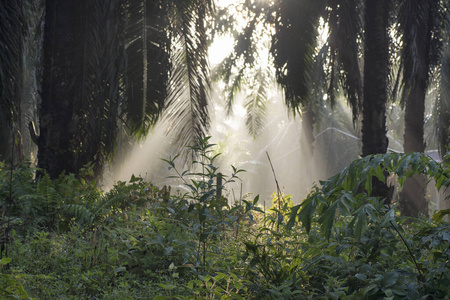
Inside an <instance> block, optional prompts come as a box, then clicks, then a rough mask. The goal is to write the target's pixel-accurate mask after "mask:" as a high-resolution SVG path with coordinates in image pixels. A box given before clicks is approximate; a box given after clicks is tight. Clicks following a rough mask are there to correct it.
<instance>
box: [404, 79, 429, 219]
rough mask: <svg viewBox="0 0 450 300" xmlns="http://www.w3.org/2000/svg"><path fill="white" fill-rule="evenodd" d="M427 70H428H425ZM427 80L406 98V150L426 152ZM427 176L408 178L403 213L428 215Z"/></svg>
mask: <svg viewBox="0 0 450 300" xmlns="http://www.w3.org/2000/svg"><path fill="white" fill-rule="evenodd" d="M425 72H426V71H425ZM425 93H426V80H425V78H423V79H422V80H420V81H417V82H416V84H415V86H414V87H413V89H412V90H411V92H410V94H409V96H408V98H407V99H406V108H405V134H404V152H405V153H409V152H425V142H424V129H423V123H424V115H425ZM425 189H426V178H425V176H424V175H418V174H417V175H414V176H413V177H411V178H407V179H406V181H405V183H404V184H403V190H402V193H401V195H400V211H401V213H402V215H405V216H411V217H418V216H419V215H420V214H423V215H425V216H426V217H428V203H427V201H426V198H425Z"/></svg>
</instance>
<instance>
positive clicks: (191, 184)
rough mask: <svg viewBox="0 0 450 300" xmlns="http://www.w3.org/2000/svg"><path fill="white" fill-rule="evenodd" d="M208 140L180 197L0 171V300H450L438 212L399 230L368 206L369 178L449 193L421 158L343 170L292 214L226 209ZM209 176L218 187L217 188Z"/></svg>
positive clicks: (366, 161)
mask: <svg viewBox="0 0 450 300" xmlns="http://www.w3.org/2000/svg"><path fill="white" fill-rule="evenodd" d="M212 149H213V148H212V145H211V144H208V139H205V140H203V141H202V143H201V144H200V145H199V146H197V147H191V150H192V151H194V152H197V154H198V157H199V159H198V161H195V162H194V165H193V167H192V169H191V170H186V171H180V170H179V169H178V166H177V164H176V157H175V158H170V159H167V160H166V162H167V163H168V165H169V168H170V169H172V170H173V172H174V177H176V178H178V179H179V180H180V181H181V182H182V183H183V184H184V186H185V188H186V190H187V192H186V193H184V194H183V193H181V192H180V191H177V192H172V193H171V188H170V187H166V186H165V187H163V188H157V187H155V186H153V185H152V184H151V183H148V182H145V181H144V180H143V179H142V178H140V177H135V176H133V177H132V178H131V180H130V181H129V182H117V183H116V184H115V186H114V187H113V188H112V189H111V190H110V191H108V192H103V191H102V190H100V189H99V188H98V187H97V185H96V183H95V182H91V181H85V180H84V179H83V178H85V177H89V175H90V172H91V171H90V169H89V168H88V167H87V168H86V169H84V170H83V173H82V174H80V176H74V175H72V174H70V175H62V176H60V177H59V179H57V180H54V181H51V180H49V178H48V177H46V176H43V177H41V178H39V179H38V180H35V179H34V173H35V171H36V170H35V169H34V168H32V167H30V165H29V164H26V163H24V164H20V165H17V166H15V167H14V169H13V170H12V172H11V170H10V169H8V168H7V167H6V166H5V165H0V182H1V186H0V199H1V200H0V201H1V202H0V205H1V209H2V221H1V224H0V226H1V227H0V230H1V242H2V244H1V245H2V257H3V258H2V259H1V261H0V273H1V275H0V281H1V284H0V290H1V294H2V295H4V297H5V298H6V299H10V298H11V299H31V297H36V298H38V299H39V298H40V299H88V298H89V299H257V298H260V299H448V294H449V286H450V266H449V259H450V248H449V242H450V224H449V223H448V222H447V221H445V218H446V215H447V214H448V213H449V212H448V211H439V212H437V213H436V214H434V217H433V219H431V220H423V219H420V220H419V219H405V218H402V217H400V216H399V214H398V212H397V209H396V206H395V204H394V205H392V207H387V206H385V205H384V203H385V201H384V200H380V199H378V198H376V197H370V196H368V195H370V192H371V182H372V177H373V176H376V177H379V178H380V179H382V177H384V176H385V175H386V174H387V172H390V173H391V175H394V174H395V175H396V176H398V182H400V183H402V182H403V181H404V179H405V177H407V176H410V175H412V173H425V174H427V175H428V176H430V177H432V178H434V180H435V181H436V185H437V187H438V188H441V187H444V186H448V185H449V184H450V169H449V164H448V163H437V162H436V161H434V160H432V159H430V158H429V157H427V156H426V155H422V154H416V153H413V154H410V155H403V154H386V155H381V156H371V157H366V158H363V159H360V160H357V161H355V162H353V163H352V164H351V165H349V166H348V167H347V168H346V169H344V170H343V171H342V172H341V173H340V174H338V175H336V176H334V177H332V178H330V179H329V180H328V181H325V182H321V185H320V187H316V188H315V189H314V190H313V191H312V192H311V193H310V195H309V196H308V197H307V198H306V199H305V200H303V202H301V204H299V205H297V206H294V205H293V203H292V200H291V196H285V195H283V194H281V193H280V192H277V193H274V195H273V199H272V202H273V205H272V206H271V207H270V208H267V209H266V208H265V207H264V208H263V207H261V206H259V205H258V200H259V197H258V196H256V197H254V198H253V199H252V198H250V197H249V195H247V196H245V197H243V199H240V200H239V201H237V202H236V203H230V200H229V199H226V198H225V197H224V195H226V192H227V186H228V183H230V182H232V181H234V180H237V179H238V174H239V173H240V172H242V170H238V169H236V168H232V170H231V175H229V176H225V175H221V174H219V170H218V169H217V168H216V167H215V165H214V163H215V159H216V157H217V155H214V153H213V150H212ZM218 177H221V178H222V183H221V184H220V180H219V185H218V184H217V179H218Z"/></svg>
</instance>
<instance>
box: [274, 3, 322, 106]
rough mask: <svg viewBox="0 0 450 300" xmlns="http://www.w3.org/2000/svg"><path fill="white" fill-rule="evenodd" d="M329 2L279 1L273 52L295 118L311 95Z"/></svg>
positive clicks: (287, 100)
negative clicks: (321, 20) (318, 43)
mask: <svg viewBox="0 0 450 300" xmlns="http://www.w3.org/2000/svg"><path fill="white" fill-rule="evenodd" d="M325 4H326V3H325V1H321V0H319V1H316V0H307V1H297V0H279V1H277V4H276V20H275V35H274V37H273V42H272V48H271V52H272V54H273V57H274V64H275V68H276V76H277V81H278V83H279V84H280V85H281V86H282V87H283V89H284V93H285V100H286V104H287V106H288V108H289V109H290V110H291V111H292V112H293V113H294V114H295V113H296V112H298V110H299V109H300V106H301V105H302V104H305V103H306V102H307V99H308V98H309V94H310V73H311V70H312V69H313V65H314V55H315V49H316V41H317V27H318V24H319V18H320V16H321V14H323V12H324V11H325Z"/></svg>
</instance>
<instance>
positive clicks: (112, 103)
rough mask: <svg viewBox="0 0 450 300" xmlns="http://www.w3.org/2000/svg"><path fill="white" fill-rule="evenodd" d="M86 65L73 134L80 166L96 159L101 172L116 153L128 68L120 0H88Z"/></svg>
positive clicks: (98, 171) (84, 54)
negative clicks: (122, 97) (123, 81)
mask: <svg viewBox="0 0 450 300" xmlns="http://www.w3.org/2000/svg"><path fill="white" fill-rule="evenodd" d="M84 12H85V14H84V15H83V28H84V35H83V42H84V45H83V67H82V74H81V82H80V83H81V96H80V98H79V101H76V102H75V105H74V108H75V113H76V114H77V118H78V119H79V121H78V124H77V125H78V128H77V130H76V132H75V135H74V137H73V141H74V142H73V144H74V145H75V146H74V148H75V151H76V152H77V156H76V157H75V161H74V162H73V163H74V165H75V169H76V170H78V169H80V168H81V167H83V166H84V165H85V164H87V163H88V162H91V163H93V165H94V169H95V171H96V175H99V173H100V172H101V169H102V165H103V163H104V162H105V160H107V158H110V157H112V154H113V152H114V147H115V142H116V137H117V120H118V115H119V104H120V102H121V101H122V99H121V86H120V82H121V80H120V78H121V74H122V71H123V69H124V63H125V61H124V53H123V46H122V40H121V36H120V35H118V34H117V33H118V32H122V31H123V24H124V22H123V16H122V11H121V1H120V0H102V1H90V2H86V3H84Z"/></svg>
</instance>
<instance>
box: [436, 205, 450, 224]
mask: <svg viewBox="0 0 450 300" xmlns="http://www.w3.org/2000/svg"><path fill="white" fill-rule="evenodd" d="M449 214H450V208H449V209H442V210H440V211H438V212H437V213H435V214H434V215H433V221H435V222H438V223H440V222H441V221H442V219H443V218H444V217H445V216H446V215H449Z"/></svg>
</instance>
